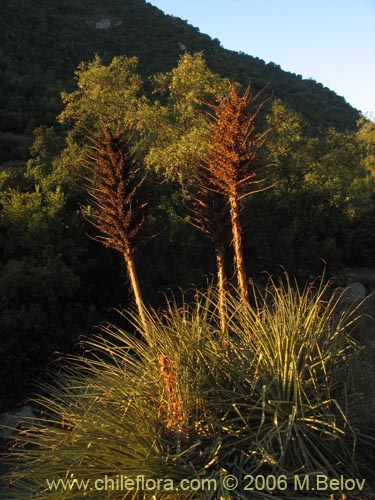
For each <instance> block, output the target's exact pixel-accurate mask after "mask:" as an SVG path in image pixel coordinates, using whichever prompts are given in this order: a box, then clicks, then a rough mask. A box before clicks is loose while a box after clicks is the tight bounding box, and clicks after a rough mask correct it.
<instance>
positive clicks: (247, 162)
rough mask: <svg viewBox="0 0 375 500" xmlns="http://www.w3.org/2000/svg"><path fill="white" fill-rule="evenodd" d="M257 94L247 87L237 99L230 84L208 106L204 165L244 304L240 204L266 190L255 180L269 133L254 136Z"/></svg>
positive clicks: (245, 287) (261, 164)
mask: <svg viewBox="0 0 375 500" xmlns="http://www.w3.org/2000/svg"><path fill="white" fill-rule="evenodd" d="M260 94H261V93H258V94H257V95H255V96H253V95H252V94H251V92H250V86H248V87H247V89H246V91H245V93H244V94H243V95H242V96H241V95H239V94H238V92H237V90H236V87H235V85H234V84H233V83H231V84H230V86H229V94H228V96H227V97H226V98H223V99H221V100H220V101H219V103H218V104H217V105H215V106H212V109H213V110H214V113H215V118H214V120H213V122H212V123H211V128H212V141H211V144H210V146H209V150H208V155H207V158H206V159H205V162H204V168H205V169H206V171H207V178H208V179H209V180H210V184H211V185H212V186H213V189H214V190H215V191H217V193H219V194H220V195H222V196H223V197H224V198H225V200H226V201H227V203H228V206H229V213H230V219H231V226H232V245H233V249H234V255H235V266H236V273H237V280H238V287H239V293H240V296H241V298H242V299H243V300H244V301H248V290H247V279H246V273H245V265H244V261H243V251H242V227H241V223H240V213H241V206H240V202H241V200H243V199H244V198H246V197H248V196H250V195H251V194H254V193H256V192H259V191H264V190H265V189H268V188H269V187H270V186H267V187H266V188H265V187H263V188H259V184H261V183H263V182H264V180H265V179H264V178H260V177H259V172H260V169H261V167H263V166H264V162H263V161H262V160H261V159H259V157H258V154H259V150H260V148H261V147H262V145H263V143H264V141H265V139H266V136H267V134H268V133H269V130H267V131H266V132H264V133H263V134H257V133H256V130H255V119H256V117H257V115H258V113H259V111H260V110H261V108H262V107H263V105H264V104H265V102H267V99H263V100H262V101H261V102H260V103H258V104H256V102H257V101H258V98H259V96H260Z"/></svg>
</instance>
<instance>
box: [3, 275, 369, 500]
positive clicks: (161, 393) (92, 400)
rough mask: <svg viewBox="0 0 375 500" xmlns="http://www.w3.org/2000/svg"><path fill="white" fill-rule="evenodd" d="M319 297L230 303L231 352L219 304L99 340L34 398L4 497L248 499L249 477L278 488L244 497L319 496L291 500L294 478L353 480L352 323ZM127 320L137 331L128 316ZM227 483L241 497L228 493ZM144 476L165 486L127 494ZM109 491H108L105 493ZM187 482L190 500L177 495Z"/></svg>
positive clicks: (284, 291) (282, 292)
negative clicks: (33, 414) (33, 417)
mask: <svg viewBox="0 0 375 500" xmlns="http://www.w3.org/2000/svg"><path fill="white" fill-rule="evenodd" d="M326 292H327V290H326V289H325V288H324V287H319V286H318V287H317V288H314V286H312V285H311V286H309V287H307V288H305V289H304V290H303V291H301V290H299V289H298V287H297V286H296V285H295V283H294V282H293V283H291V282H290V281H289V280H288V278H287V279H286V281H284V283H277V284H275V283H273V284H271V285H270V286H269V287H268V288H267V289H266V290H265V291H262V292H260V291H259V290H256V289H254V290H253V297H252V301H251V302H252V305H249V304H245V303H243V301H238V300H237V299H236V298H234V297H233V296H228V297H227V315H228V317H227V325H228V332H229V337H228V338H227V339H226V343H224V345H226V349H224V348H223V339H222V333H221V330H220V319H219V314H218V299H217V296H216V294H215V293H214V292H211V293H197V297H196V301H195V303H194V304H193V305H190V306H189V305H186V304H185V305H183V306H182V307H178V306H177V305H176V304H175V303H174V302H171V303H169V305H168V306H167V308H166V310H165V311H162V312H158V313H156V312H149V313H147V323H148V326H147V343H146V342H145V341H143V340H142V337H141V335H137V334H136V335H134V332H132V333H128V332H126V331H124V330H122V329H121V328H118V327H116V326H112V325H109V326H107V327H105V328H103V331H102V332H101V334H100V335H99V336H97V337H96V338H94V339H90V340H87V341H86V342H85V348H86V355H85V356H80V357H73V358H69V359H67V360H66V361H65V366H64V367H63V368H61V371H60V372H59V374H58V377H57V381H56V384H55V385H53V386H48V387H45V388H44V393H45V394H46V396H40V397H39V398H37V400H36V402H35V403H36V405H37V407H39V408H42V412H41V417H40V419H39V420H38V421H36V422H33V423H32V424H29V425H28V426H26V427H25V428H23V429H22V430H20V431H19V433H18V435H17V437H16V440H15V442H14V444H13V447H12V449H11V459H12V461H13V470H12V472H11V487H10V491H9V494H8V497H9V498H16V499H30V498H38V499H39V498H40V499H42V498H52V499H74V498H93V499H96V498H119V499H120V498H126V499H128V498H129V499H133V498H134V499H150V500H151V499H171V500H172V499H190V498H191V499H193V498H194V499H205V498H212V499H221V498H223V499H224V498H227V499H231V498H232V499H246V498H249V492H247V491H244V486H245V485H246V484H247V482H248V481H246V479H245V476H246V475H254V476H255V475H263V476H265V477H266V476H269V475H272V474H273V475H275V476H276V477H277V478H282V481H281V482H279V483H278V486H277V485H275V487H274V486H273V485H272V484H271V483H269V484H268V486H269V488H270V491H266V490H263V491H252V492H251V498H254V499H256V498H288V499H292V498H297V497H301V496H303V495H309V494H311V495H313V496H314V497H317V496H319V492H316V491H315V492H312V491H310V492H308V491H305V492H296V491H294V489H293V486H294V485H295V483H294V481H295V476H296V475H300V476H301V477H306V475H311V478H314V474H317V473H320V474H322V473H324V474H327V476H329V477H331V478H337V477H339V476H340V475H345V476H346V477H359V471H358V470H357V467H356V444H357V440H358V438H360V435H359V434H358V431H356V430H355V429H354V428H353V427H352V425H351V420H350V417H351V415H352V414H354V411H355V406H356V397H357V395H356V394H355V393H354V392H353V387H352V384H351V382H350V381H351V380H353V377H352V376H351V371H352V367H353V366H354V365H355V363H354V359H355V354H356V353H357V351H358V347H357V345H356V344H355V342H354V341H353V340H352V339H351V338H350V336H349V331H350V329H351V327H352V326H353V324H354V322H355V320H356V316H357V315H356V311H355V310H353V311H352V312H343V311H342V310H341V309H340V305H339V300H338V299H337V297H333V298H331V299H328V300H326ZM127 318H128V319H129V318H130V320H131V321H132V324H133V326H134V328H135V330H138V332H139V333H141V332H142V331H143V329H142V325H141V323H140V321H139V320H138V319H137V317H136V315H135V314H134V315H132V314H130V315H129V314H127ZM229 474H233V475H235V476H236V477H237V478H238V480H239V485H242V487H241V486H238V488H236V489H235V490H234V491H229V490H228V489H227V490H226V489H225V478H226V477H228V475H229ZM139 476H143V477H144V478H145V480H146V479H154V480H155V481H156V480H157V479H163V480H164V479H165V480H166V479H167V478H168V480H169V483H164V489H163V484H161V483H159V486H160V487H159V491H156V490H152V489H147V488H145V487H144V486H145V485H144V484H143V486H142V485H141V483H139V482H138V490H136V489H132V490H130V489H129V490H128V491H127V490H126V489H124V487H123V485H124V481H125V480H126V479H128V480H129V479H130V480H131V479H132V480H133V481H136V480H137V478H138V477H139ZM59 478H61V479H64V480H69V481H70V483H64V485H65V486H64V487H65V488H66V489H65V490H64V487H63V485H62V482H60V483H59V487H58V488H55V489H54V488H53V487H52V488H51V487H50V486H51V481H53V480H56V481H57V480H58V479H59ZM105 478H109V479H113V482H111V481H109V479H106V488H105V490H104V489H103V486H104V482H103V481H104V479H105ZM284 478H285V481H284ZM74 479H75V480H76V482H74ZM183 479H188V480H196V482H195V483H194V489H192V490H191V491H184V492H182V491H181V489H180V490H179V491H177V490H176V488H178V487H179V484H180V481H181V480H183ZM208 479H212V480H213V481H214V482H212V483H207V482H206V483H205V482H204V481H203V482H202V483H201V484H202V487H201V488H198V489H197V485H198V482H197V480H201V481H202V480H205V481H207V480H208ZM47 480H48V481H49V482H50V483H49V484H48V482H47ZM82 480H83V481H87V480H90V482H89V483H85V482H81V481H82ZM98 480H99V482H98ZM116 480H117V482H116ZM95 481H96V483H95ZM138 481H139V480H138ZM129 484H131V483H127V485H128V486H129ZM134 484H135V483H134ZM150 484H151V485H152V483H148V485H149V486H150ZM192 484H193V483H192ZM85 485H86V486H85ZM98 485H99V486H100V487H102V489H101V490H100V491H99V490H98V489H97V488H96V486H98ZM214 486H215V487H214ZM172 487H173V491H171V489H172ZM142 488H143V490H142ZM194 490H195V491H194ZM323 493H324V494H323ZM323 493H322V495H323V496H324V495H325V496H327V492H323Z"/></svg>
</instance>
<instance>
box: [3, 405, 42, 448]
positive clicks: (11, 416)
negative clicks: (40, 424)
mask: <svg viewBox="0 0 375 500" xmlns="http://www.w3.org/2000/svg"><path fill="white" fill-rule="evenodd" d="M35 419H36V416H35V414H34V412H33V410H32V409H31V407H30V406H24V407H23V408H21V409H20V410H19V411H17V412H16V413H11V412H5V413H2V414H1V415H0V438H2V439H3V440H7V439H10V438H11V436H12V434H13V432H14V429H16V428H17V426H18V425H19V424H20V423H21V422H25V423H30V424H31V423H32V422H33V421H34V420H35Z"/></svg>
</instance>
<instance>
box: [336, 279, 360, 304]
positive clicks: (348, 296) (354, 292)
mask: <svg viewBox="0 0 375 500" xmlns="http://www.w3.org/2000/svg"><path fill="white" fill-rule="evenodd" d="M335 294H342V299H341V300H342V302H343V303H344V304H352V303H353V302H357V301H360V300H362V299H364V298H365V297H366V288H365V287H364V285H362V283H359V282H356V283H351V284H350V285H349V286H348V287H346V288H342V287H337V288H336V289H335Z"/></svg>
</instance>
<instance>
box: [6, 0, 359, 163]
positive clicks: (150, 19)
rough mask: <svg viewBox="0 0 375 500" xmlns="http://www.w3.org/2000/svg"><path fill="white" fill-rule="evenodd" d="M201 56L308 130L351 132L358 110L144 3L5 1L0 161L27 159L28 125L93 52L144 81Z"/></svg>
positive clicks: (42, 116)
mask: <svg viewBox="0 0 375 500" xmlns="http://www.w3.org/2000/svg"><path fill="white" fill-rule="evenodd" d="M185 50H187V51H190V52H196V51H204V55H205V58H206V60H207V62H208V65H209V67H210V68H211V69H212V70H213V71H215V72H217V73H220V74H221V75H223V76H228V77H230V78H232V79H234V80H237V81H239V82H241V83H247V82H248V81H249V80H251V81H252V82H253V85H254V86H255V87H263V86H265V85H266V84H269V88H270V89H271V90H272V91H273V93H274V95H275V96H278V97H280V98H282V99H283V100H285V102H286V103H287V104H288V105H289V106H291V107H292V108H294V109H295V110H296V111H298V112H299V113H301V114H302V116H303V117H304V119H305V120H306V121H307V122H308V123H309V124H310V126H311V128H312V129H316V128H317V127H319V126H324V127H325V126H333V127H335V128H337V129H338V130H347V129H353V128H354V126H355V122H356V120H357V119H358V112H357V111H356V110H355V109H354V108H352V107H351V106H350V105H348V104H347V103H346V101H345V100H344V99H343V98H342V97H339V96H337V95H336V94H335V93H334V92H333V91H331V90H329V89H327V88H325V87H323V86H322V85H321V84H319V83H317V82H315V81H313V80H304V79H302V77H301V76H299V75H295V74H292V73H288V72H285V71H283V70H282V69H281V68H280V67H279V66H278V65H277V64H274V63H269V64H265V62H264V61H262V60H261V59H259V58H257V57H253V56H250V55H246V54H242V53H236V52H233V51H228V50H225V49H224V48H223V47H221V45H220V42H219V41H218V40H212V39H211V38H210V37H209V36H207V35H205V34H202V33H200V32H199V29H198V28H195V27H193V26H191V25H189V24H187V23H186V22H185V21H183V20H181V19H178V18H175V17H171V16H167V15H165V14H164V13H163V12H162V11H160V10H159V9H157V8H156V7H154V6H152V5H151V4H149V3H147V2H145V1H144V0H49V1H48V2H45V1H43V0H9V1H8V2H2V3H1V5H0V70H1V72H0V117H1V119H0V123H1V124H0V160H1V161H3V162H4V161H10V160H12V161H13V160H20V159H21V160H22V159H25V158H26V157H27V155H28V147H29V145H30V137H31V133H32V131H33V130H34V128H35V127H36V126H38V125H41V124H47V125H50V124H52V123H53V122H54V119H55V116H56V114H57V113H58V112H59V111H60V110H61V101H60V92H61V91H62V90H63V89H69V88H72V86H73V85H74V79H73V77H74V71H75V69H76V67H77V65H78V64H79V62H81V61H82V60H89V59H91V58H92V57H93V56H94V54H95V53H97V54H99V55H100V56H101V57H102V58H103V59H104V61H109V60H110V59H111V58H112V57H113V56H114V55H119V54H125V55H127V56H133V55H135V56H138V57H139V61H140V62H139V64H140V66H139V68H140V72H141V73H142V75H143V76H144V77H146V76H148V75H150V74H153V73H155V72H158V71H166V70H169V69H170V68H171V67H172V66H174V65H175V64H176V61H177V60H178V58H179V55H180V54H181V53H182V52H183V51H185Z"/></svg>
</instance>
